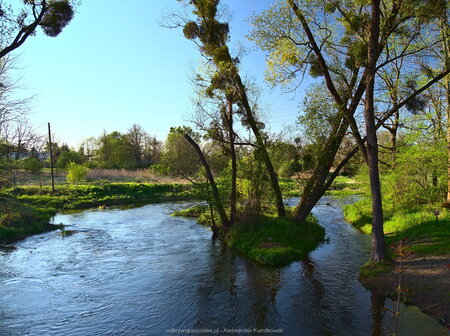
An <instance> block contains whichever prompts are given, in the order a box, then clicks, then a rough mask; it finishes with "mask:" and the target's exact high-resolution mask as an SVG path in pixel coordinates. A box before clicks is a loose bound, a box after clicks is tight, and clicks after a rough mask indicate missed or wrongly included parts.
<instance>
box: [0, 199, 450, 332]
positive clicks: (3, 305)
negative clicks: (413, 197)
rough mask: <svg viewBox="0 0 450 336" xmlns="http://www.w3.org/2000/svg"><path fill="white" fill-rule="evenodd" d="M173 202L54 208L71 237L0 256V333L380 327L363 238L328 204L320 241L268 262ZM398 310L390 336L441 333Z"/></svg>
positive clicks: (43, 239)
mask: <svg viewBox="0 0 450 336" xmlns="http://www.w3.org/2000/svg"><path fill="white" fill-rule="evenodd" d="M295 201H296V200H292V202H295ZM327 203H328V204H329V205H327ZM321 204H322V203H321ZM173 207H174V205H173V204H172V205H168V204H159V205H158V204H156V205H148V206H144V207H140V208H133V209H122V210H119V209H107V210H105V211H95V210H90V211H85V212H81V213H75V214H61V215H58V216H57V217H56V218H55V222H62V223H64V224H66V225H68V226H69V228H70V229H71V230H72V229H73V230H75V231H76V232H77V233H75V234H73V235H71V236H69V237H65V238H63V237H61V236H60V235H59V234H58V233H57V232H50V233H46V234H43V235H39V236H34V237H30V238H28V239H26V240H24V241H22V242H20V243H19V244H18V249H17V250H14V251H10V252H8V253H1V252H0V283H1V284H0V335H2V334H5V335H24V334H27V335H68V336H70V335H77V336H78V335H133V336H134V335H164V334H170V332H171V331H173V332H177V330H178V331H179V330H180V329H211V330H215V331H217V332H215V333H214V334H216V335H217V334H227V335H242V334H255V333H253V329H254V328H256V329H259V331H260V332H259V333H256V334H260V335H278V334H280V333H279V331H282V332H283V334H284V335H352V336H353V335H373V336H379V335H380V336H381V335H387V334H388V332H389V328H390V326H391V325H392V319H390V318H389V316H388V315H389V314H388V313H383V309H382V308H383V307H384V306H389V305H391V304H392V302H390V300H385V299H384V298H383V297H382V296H379V295H378V294H377V293H376V292H369V291H367V290H365V289H364V288H363V287H362V286H361V284H360V283H359V282H358V280H357V275H358V270H359V268H360V266H361V265H362V264H363V263H364V262H365V261H366V260H367V259H368V256H369V253H370V251H369V239H368V237H366V236H364V235H361V234H359V233H358V232H357V231H356V230H354V229H353V228H352V227H351V226H349V225H348V224H346V223H345V222H344V221H343V219H342V211H341V210H340V208H339V206H338V204H337V203H336V202H335V201H334V200H331V199H325V201H324V202H323V205H319V206H317V207H316V208H315V209H314V214H315V216H316V217H317V218H318V219H319V222H320V223H321V225H323V226H324V227H325V229H326V232H327V236H328V238H329V241H328V242H326V243H324V244H323V245H321V246H320V247H319V248H318V249H316V250H315V251H313V252H312V253H310V255H309V256H308V258H306V259H305V260H303V261H301V262H296V263H293V264H291V265H289V266H287V267H284V268H279V269H274V268H267V267H261V266H258V265H256V264H255V263H253V262H250V261H248V260H245V259H243V258H241V257H240V256H238V255H236V254H234V253H233V252H232V251H230V250H229V249H227V248H226V247H225V246H224V245H223V244H222V243H221V242H220V241H216V242H215V243H213V242H212V241H211V232H210V231H209V230H208V229H206V228H205V227H202V226H200V225H198V224H197V223H196V222H195V221H194V220H192V219H185V218H178V217H171V216H170V215H169V214H170V208H173ZM402 309H403V311H404V314H403V315H402V318H401V323H400V329H401V333H400V334H401V335H411V336H414V335H430V336H433V335H447V333H446V332H445V331H444V330H443V329H442V328H441V327H440V326H439V325H438V324H437V323H436V322H434V321H433V320H432V319H431V318H429V317H427V316H425V315H423V314H421V313H420V312H419V311H418V310H417V309H415V308H414V307H408V308H404V307H403V308H402ZM262 329H267V330H266V331H267V332H266V333H262V332H261V331H262ZM191 334H192V333H191ZM205 334H209V333H203V335H205Z"/></svg>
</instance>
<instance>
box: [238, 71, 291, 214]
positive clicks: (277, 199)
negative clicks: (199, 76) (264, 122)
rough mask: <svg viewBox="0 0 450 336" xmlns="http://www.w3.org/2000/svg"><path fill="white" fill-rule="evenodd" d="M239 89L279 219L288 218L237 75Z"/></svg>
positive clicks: (265, 149) (260, 136)
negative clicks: (265, 170) (264, 167)
mask: <svg viewBox="0 0 450 336" xmlns="http://www.w3.org/2000/svg"><path fill="white" fill-rule="evenodd" d="M235 80H236V84H237V88H238V90H239V93H240V103H241V104H242V106H243V107H244V110H245V115H246V117H247V122H248V124H249V125H250V128H251V129H252V132H253V134H254V135H255V139H256V145H257V146H258V149H259V150H260V154H261V159H262V160H263V162H264V165H265V166H266V169H267V173H268V174H269V179H270V184H271V186H272V190H273V192H274V194H275V203H276V207H277V214H278V217H285V216H286V210H285V208H284V203H283V195H282V194H281V188H280V184H279V182H278V176H277V173H276V172H275V169H274V168H273V165H272V160H271V159H270V156H269V153H268V152H267V148H266V143H265V141H264V139H263V137H262V135H261V132H260V130H259V127H258V125H257V123H256V120H255V117H254V115H253V111H252V109H251V107H250V104H249V102H248V98H247V94H246V90H245V86H244V84H243V83H242V80H241V77H240V76H239V74H236V76H235Z"/></svg>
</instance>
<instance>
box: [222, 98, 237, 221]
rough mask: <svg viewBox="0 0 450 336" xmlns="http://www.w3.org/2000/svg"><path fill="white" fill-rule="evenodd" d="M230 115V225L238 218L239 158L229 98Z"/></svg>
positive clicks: (228, 119)
mask: <svg viewBox="0 0 450 336" xmlns="http://www.w3.org/2000/svg"><path fill="white" fill-rule="evenodd" d="M227 104H228V116H226V118H225V120H226V122H227V126H228V137H229V138H230V156H231V192H230V225H233V224H234V222H235V220H236V194H237V159H236V148H235V145H234V140H235V134H234V129H233V103H232V102H231V100H228V102H227Z"/></svg>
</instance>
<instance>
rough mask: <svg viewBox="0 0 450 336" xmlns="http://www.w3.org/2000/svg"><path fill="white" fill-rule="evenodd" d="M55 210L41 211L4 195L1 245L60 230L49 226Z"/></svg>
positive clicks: (0, 206) (0, 217) (0, 210)
mask: <svg viewBox="0 0 450 336" xmlns="http://www.w3.org/2000/svg"><path fill="white" fill-rule="evenodd" d="M55 213H56V211H55V210H54V209H48V208H47V209H41V208H36V207H33V206H30V205H27V204H22V203H20V202H17V201H16V200H15V199H14V198H11V197H6V196H5V195H2V197H1V200H0V244H7V243H11V242H14V241H16V240H19V239H23V238H25V237H28V236H30V235H33V234H37V233H41V232H45V231H49V230H53V229H57V228H59V226H57V225H51V224H49V221H50V218H51V217H53V216H54V215H55Z"/></svg>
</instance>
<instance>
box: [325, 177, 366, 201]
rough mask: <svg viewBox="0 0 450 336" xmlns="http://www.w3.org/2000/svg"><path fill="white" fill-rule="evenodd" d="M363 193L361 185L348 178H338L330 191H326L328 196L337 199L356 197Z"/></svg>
mask: <svg viewBox="0 0 450 336" xmlns="http://www.w3.org/2000/svg"><path fill="white" fill-rule="evenodd" d="M360 192H361V185H360V183H358V182H356V181H355V180H354V179H352V178H350V177H346V176H337V177H336V178H335V179H334V181H333V183H332V185H331V187H330V189H329V190H327V191H326V195H331V196H335V197H348V196H354V195H356V194H358V193H360Z"/></svg>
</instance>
